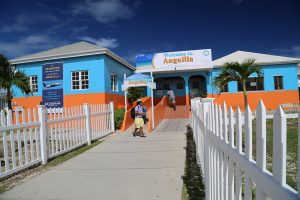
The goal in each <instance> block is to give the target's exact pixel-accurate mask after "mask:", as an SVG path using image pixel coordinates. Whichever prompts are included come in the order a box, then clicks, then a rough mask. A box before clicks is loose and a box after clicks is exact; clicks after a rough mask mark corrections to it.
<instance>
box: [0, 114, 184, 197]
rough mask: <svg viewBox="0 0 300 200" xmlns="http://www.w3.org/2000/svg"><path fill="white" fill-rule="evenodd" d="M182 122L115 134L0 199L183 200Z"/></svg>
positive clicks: (167, 121)
mask: <svg viewBox="0 0 300 200" xmlns="http://www.w3.org/2000/svg"><path fill="white" fill-rule="evenodd" d="M187 123H188V120H187V119H184V120H165V121H164V122H163V123H162V124H161V125H160V126H159V127H158V128H157V130H156V131H155V133H153V134H147V137H146V138H140V137H132V136H131V134H130V133H127V134H123V133H121V134H114V135H111V136H109V137H108V138H107V139H106V140H105V141H104V142H103V143H102V144H100V145H98V146H96V147H94V148H92V149H91V150H89V151H87V152H85V153H83V154H81V155H79V156H77V157H75V158H73V159H71V160H69V161H66V162H65V163H63V164H61V165H59V166H57V167H54V168H52V169H50V170H49V171H46V172H45V173H42V174H40V175H37V176H35V177H33V178H32V179H30V180H28V181H26V182H25V183H23V184H22V185H19V186H16V187H14V188H13V189H12V190H10V191H8V192H6V193H4V194H2V195H1V196H0V199H3V200H4V199H5V200H6V199H22V200H24V199H26V200H35V199H36V200H41V199H43V200H46V199H47V200H49V199H64V200H66V199H68V200H75V199H76V200H77V199H78V200H82V199H97V200H99V199H105V200H110V199H120V200H121V199H122V200H127V199H128V200H135V199H137V200H141V199H149V200H150V199H151V200H152V199H170V200H176V199H178V200H179V199H181V192H182V179H181V176H182V175H183V174H184V162H185V149H184V147H185V146H186V138H185V132H186V128H185V125H186V124H187Z"/></svg>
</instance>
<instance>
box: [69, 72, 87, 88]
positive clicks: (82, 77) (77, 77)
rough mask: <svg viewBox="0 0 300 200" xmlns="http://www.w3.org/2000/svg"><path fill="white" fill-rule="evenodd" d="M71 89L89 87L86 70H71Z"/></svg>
mask: <svg viewBox="0 0 300 200" xmlns="http://www.w3.org/2000/svg"><path fill="white" fill-rule="evenodd" d="M72 89H73V90H86V89H89V72H88V71H76V72H72Z"/></svg>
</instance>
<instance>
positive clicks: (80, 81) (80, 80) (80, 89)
mask: <svg viewBox="0 0 300 200" xmlns="http://www.w3.org/2000/svg"><path fill="white" fill-rule="evenodd" d="M75 72H78V73H79V80H78V81H79V89H73V73H75ZM82 72H87V73H88V74H87V76H88V79H87V81H88V88H85V89H82V79H81V73H82ZM89 73H90V72H89V70H78V71H71V91H84V90H89V89H90V75H89ZM76 81H77V80H76Z"/></svg>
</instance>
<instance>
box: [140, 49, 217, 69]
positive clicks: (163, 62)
mask: <svg viewBox="0 0 300 200" xmlns="http://www.w3.org/2000/svg"><path fill="white" fill-rule="evenodd" d="M212 67H213V64H212V56H211V49H202V50H190V51H177V52H164V53H155V54H140V55H137V56H136V69H137V71H141V72H149V71H152V72H155V71H174V70H187V69H211V68H212Z"/></svg>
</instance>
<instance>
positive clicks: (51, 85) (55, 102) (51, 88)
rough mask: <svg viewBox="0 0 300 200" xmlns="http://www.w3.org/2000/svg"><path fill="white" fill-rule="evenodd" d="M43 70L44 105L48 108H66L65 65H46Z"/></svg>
mask: <svg viewBox="0 0 300 200" xmlns="http://www.w3.org/2000/svg"><path fill="white" fill-rule="evenodd" d="M42 68H43V103H44V105H45V106H46V108H62V107H63V106H64V92H63V63H52V64H45V65H43V66H42Z"/></svg>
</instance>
